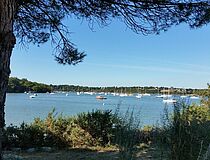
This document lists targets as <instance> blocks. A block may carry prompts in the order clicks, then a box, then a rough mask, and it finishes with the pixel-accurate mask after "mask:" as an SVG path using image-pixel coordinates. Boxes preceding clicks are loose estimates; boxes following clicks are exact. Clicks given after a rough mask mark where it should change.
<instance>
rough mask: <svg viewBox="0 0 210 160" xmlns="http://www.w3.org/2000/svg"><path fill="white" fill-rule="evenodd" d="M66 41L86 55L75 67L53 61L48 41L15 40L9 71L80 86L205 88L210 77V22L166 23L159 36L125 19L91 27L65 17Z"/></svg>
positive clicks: (36, 78) (14, 73) (52, 81)
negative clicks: (129, 25) (137, 30)
mask: <svg viewBox="0 0 210 160" xmlns="http://www.w3.org/2000/svg"><path fill="white" fill-rule="evenodd" d="M66 25H67V26H68V27H69V30H70V31H71V35H70V40H71V41H72V42H73V43H74V44H75V45H76V47H77V48H78V49H79V50H80V51H84V52H85V53H86V54H87V56H86V57H85V59H84V61H83V62H82V63H79V64H78V65H76V66H68V65H66V66H64V65H60V64H58V63H57V62H56V61H55V60H54V56H53V49H54V46H52V45H51V43H50V42H48V43H46V44H44V45H41V46H39V47H37V46H34V45H29V46H28V47H23V46H21V45H18V44H17V45H16V47H15V49H14V52H13V54H12V58H11V76H12V77H18V78H27V79H28V80H31V81H36V82H41V83H46V84H73V85H83V86H167V87H172V86H173V87H183V88H207V83H209V82H210V27H209V26H204V27H202V28H199V29H193V30H192V29H190V28H189V26H187V25H184V24H183V25H179V26H174V27H172V28H170V29H169V30H168V31H167V32H161V34H159V35H147V36H144V35H142V34H136V33H134V32H133V31H131V30H130V29H128V28H127V27H126V26H125V24H123V23H122V22H119V21H113V22H112V23H111V24H110V25H109V26H106V27H103V28H101V27H98V26H97V25H95V26H94V30H91V29H90V28H89V26H88V23H87V22H85V21H81V20H76V19H68V20H67V21H66Z"/></svg>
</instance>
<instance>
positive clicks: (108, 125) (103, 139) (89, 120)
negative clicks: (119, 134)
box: [75, 110, 116, 146]
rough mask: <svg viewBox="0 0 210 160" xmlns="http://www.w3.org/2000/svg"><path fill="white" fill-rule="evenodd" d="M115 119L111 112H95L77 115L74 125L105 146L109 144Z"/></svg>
mask: <svg viewBox="0 0 210 160" xmlns="http://www.w3.org/2000/svg"><path fill="white" fill-rule="evenodd" d="M115 119H116V117H114V115H113V114H112V113H111V110H105V111H102V110H96V111H92V112H88V113H81V114H79V115H78V117H77V119H76V121H75V123H76V124H78V125H79V126H80V127H81V128H82V129H84V130H85V131H86V132H88V133H90V135H91V136H92V137H93V138H95V139H97V140H98V141H99V143H100V144H101V145H102V146H105V145H107V144H108V143H110V140H111V137H112V131H113V129H112V126H113V124H114V123H115Z"/></svg>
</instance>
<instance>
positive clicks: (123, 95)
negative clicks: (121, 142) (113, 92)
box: [119, 93, 128, 97]
mask: <svg viewBox="0 0 210 160" xmlns="http://www.w3.org/2000/svg"><path fill="white" fill-rule="evenodd" d="M119 96H120V97H127V96H128V95H127V94H126V93H120V94H119Z"/></svg>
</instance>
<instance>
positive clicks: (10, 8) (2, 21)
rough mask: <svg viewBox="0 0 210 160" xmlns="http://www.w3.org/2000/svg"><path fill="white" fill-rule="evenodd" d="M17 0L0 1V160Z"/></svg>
mask: <svg viewBox="0 0 210 160" xmlns="http://www.w3.org/2000/svg"><path fill="white" fill-rule="evenodd" d="M15 3H16V0H0V160H1V159H2V140H3V129H4V125H5V117H4V115H5V113H4V107H5V100H6V91H7V86H8V80H9V75H10V57H11V54H12V50H13V48H14V45H15V43H16V40H15V36H14V33H13V23H14V15H15V6H16V5H15Z"/></svg>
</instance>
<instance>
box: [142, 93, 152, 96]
mask: <svg viewBox="0 0 210 160" xmlns="http://www.w3.org/2000/svg"><path fill="white" fill-rule="evenodd" d="M142 96H151V94H149V93H144V94H142Z"/></svg>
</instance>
